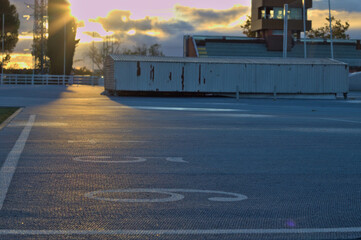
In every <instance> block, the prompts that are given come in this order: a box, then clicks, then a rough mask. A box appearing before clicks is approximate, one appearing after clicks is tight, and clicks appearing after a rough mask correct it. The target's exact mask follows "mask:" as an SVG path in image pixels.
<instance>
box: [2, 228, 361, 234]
mask: <svg viewBox="0 0 361 240" xmlns="http://www.w3.org/2000/svg"><path fill="white" fill-rule="evenodd" d="M322 233H323V234H330V233H333V234H335V233H361V227H351V228H299V229H287V228H281V229H168V230H122V229H119V230H10V229H3V230H0V235H43V236H44V235H68V236H69V235H136V236H145V235H231V234H271V235H272V234H322Z"/></svg>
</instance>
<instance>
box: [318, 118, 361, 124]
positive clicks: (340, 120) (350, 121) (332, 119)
mask: <svg viewBox="0 0 361 240" xmlns="http://www.w3.org/2000/svg"><path fill="white" fill-rule="evenodd" d="M319 119H321V120H328V121H336V122H346V123H361V122H359V121H352V120H344V119H337V118H319Z"/></svg>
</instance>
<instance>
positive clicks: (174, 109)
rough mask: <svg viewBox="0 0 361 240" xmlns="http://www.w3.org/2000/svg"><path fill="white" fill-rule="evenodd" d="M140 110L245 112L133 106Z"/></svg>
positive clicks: (220, 109) (219, 109) (238, 110)
mask: <svg viewBox="0 0 361 240" xmlns="http://www.w3.org/2000/svg"><path fill="white" fill-rule="evenodd" d="M131 108H134V109H139V110H160V111H192V112H244V111H246V110H240V109H222V108H187V107H151V106H149V107H148V106H131Z"/></svg>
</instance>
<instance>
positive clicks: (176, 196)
mask: <svg viewBox="0 0 361 240" xmlns="http://www.w3.org/2000/svg"><path fill="white" fill-rule="evenodd" d="M108 193H155V194H163V195H168V197H165V198H140V199H137V198H135V199H130V198H108V197H104V195H106V194H108ZM180 193H202V194H216V195H226V197H210V198H208V200H209V201H214V202H237V201H243V200H246V199H248V197H247V196H245V195H243V194H238V193H230V192H222V191H209V190H196V189H166V188H154V189H147V188H135V189H115V190H101V191H95V192H90V193H87V194H85V197H88V198H91V199H95V200H100V201H108V202H119V203H165V202H176V201H180V200H182V199H184V198H185V196H184V195H183V194H180ZM99 195H103V196H99Z"/></svg>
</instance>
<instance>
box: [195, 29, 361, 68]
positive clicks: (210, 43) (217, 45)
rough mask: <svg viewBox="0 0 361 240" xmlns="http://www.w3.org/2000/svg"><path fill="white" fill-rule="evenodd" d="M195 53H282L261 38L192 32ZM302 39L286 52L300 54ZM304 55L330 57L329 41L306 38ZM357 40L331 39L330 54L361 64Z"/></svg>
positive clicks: (338, 58) (274, 55)
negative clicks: (270, 48) (274, 49)
mask: <svg viewBox="0 0 361 240" xmlns="http://www.w3.org/2000/svg"><path fill="white" fill-rule="evenodd" d="M192 38H193V39H194V43H195V45H196V51H197V53H198V56H199V57H201V58H202V57H282V51H269V50H268V49H267V45H266V42H265V41H264V39H261V38H246V37H227V36H200V35H195V36H192ZM303 41H304V40H300V41H295V42H294V46H293V48H292V49H291V51H288V56H289V57H291V58H303V57H304V46H303ZM306 41H307V56H308V57H309V59H312V58H330V57H331V56H330V55H331V53H330V44H329V41H326V40H324V39H307V40H306ZM356 43H357V40H335V41H334V56H335V58H336V59H337V60H339V61H342V62H346V63H348V64H349V65H350V66H361V50H356Z"/></svg>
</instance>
